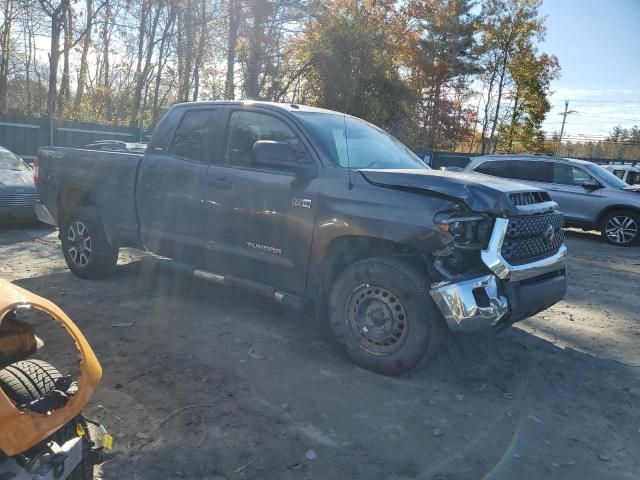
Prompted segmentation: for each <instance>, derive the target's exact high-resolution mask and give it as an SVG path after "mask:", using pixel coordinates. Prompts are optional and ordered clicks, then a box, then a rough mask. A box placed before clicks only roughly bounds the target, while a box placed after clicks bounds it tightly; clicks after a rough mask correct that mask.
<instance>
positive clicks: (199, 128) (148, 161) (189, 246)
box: [137, 107, 220, 265]
mask: <svg viewBox="0 0 640 480" xmlns="http://www.w3.org/2000/svg"><path fill="white" fill-rule="evenodd" d="M219 111H220V108H219V107H194V108H192V109H184V110H182V109H180V110H178V111H175V114H178V115H179V116H180V118H179V119H176V121H177V122H179V123H178V125H177V128H175V133H173V135H171V131H167V132H164V133H163V135H165V137H161V138H159V139H157V141H153V142H152V144H151V145H150V146H149V148H148V149H147V153H146V154H145V157H144V159H143V161H142V165H141V166H140V172H139V174H138V190H137V205H138V215H139V219H140V237H141V239H142V241H143V243H144V245H145V246H146V247H147V248H148V249H149V250H151V251H152V252H154V253H158V254H160V255H164V256H167V257H170V258H173V259H176V260H179V261H182V262H185V263H190V264H192V265H200V264H202V262H203V261H204V257H205V249H204V247H205V243H206V242H205V239H204V236H205V222H204V221H203V215H204V207H203V197H204V185H205V178H206V174H207V168H208V165H209V163H210V161H211V159H212V155H213V150H212V147H213V141H214V133H215V131H216V124H217V121H218V114H219ZM163 127H164V125H162V124H161V125H160V126H159V127H158V128H159V129H160V130H162V129H163ZM159 133H162V132H159ZM157 136H158V135H156V137H157ZM154 140H156V138H155V137H154Z"/></svg>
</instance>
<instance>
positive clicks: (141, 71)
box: [131, 4, 163, 127]
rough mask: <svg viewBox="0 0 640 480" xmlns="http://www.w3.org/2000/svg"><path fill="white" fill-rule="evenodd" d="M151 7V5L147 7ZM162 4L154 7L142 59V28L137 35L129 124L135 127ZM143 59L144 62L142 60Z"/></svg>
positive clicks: (146, 14)
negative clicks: (134, 81) (134, 75)
mask: <svg viewBox="0 0 640 480" xmlns="http://www.w3.org/2000/svg"><path fill="white" fill-rule="evenodd" d="M149 8H151V7H149ZM162 8H163V7H162V5H161V4H159V5H158V6H157V7H156V11H155V15H154V16H153V19H152V20H151V26H150V30H149V35H148V38H147V40H146V53H144V59H143V58H142V56H143V52H144V51H145V47H144V35H145V32H144V30H145V29H144V28H141V31H140V33H139V36H138V42H139V44H138V55H139V56H138V63H137V67H136V86H135V90H134V93H133V115H132V116H131V126H132V127H136V126H140V120H141V118H140V103H141V102H142V91H143V89H144V86H145V82H146V80H147V78H148V76H149V70H150V68H151V59H152V57H153V46H154V43H155V39H156V31H157V29H158V22H159V20H160V14H161V13H162ZM149 13H151V11H150V10H149V12H147V13H145V15H144V17H145V19H146V17H147V16H148V14H149ZM143 60H144V63H142V61H143Z"/></svg>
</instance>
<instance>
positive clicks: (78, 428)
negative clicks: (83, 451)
mask: <svg viewBox="0 0 640 480" xmlns="http://www.w3.org/2000/svg"><path fill="white" fill-rule="evenodd" d="M76 435H77V436H79V437H84V428H82V425H81V424H79V423H76Z"/></svg>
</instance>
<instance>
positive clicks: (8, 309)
mask: <svg viewBox="0 0 640 480" xmlns="http://www.w3.org/2000/svg"><path fill="white" fill-rule="evenodd" d="M21 309H33V310H38V311H40V312H42V313H44V314H46V315H47V316H48V317H50V318H51V319H53V320H54V321H55V322H57V323H59V324H60V325H61V326H63V327H64V328H65V329H66V332H67V333H68V334H69V336H70V337H71V338H72V339H73V341H74V343H75V346H76V348H77V350H78V352H79V357H80V364H79V367H80V373H79V376H78V379H77V383H74V384H73V385H72V384H71V383H70V382H69V381H68V379H67V378H64V379H60V380H61V382H60V384H59V385H58V384H56V386H55V389H54V390H53V391H52V392H51V393H52V395H44V396H42V397H41V398H40V399H38V400H37V401H34V402H33V403H32V404H27V405H17V404H16V402H14V401H12V400H11V399H10V398H9V397H8V396H7V394H5V392H4V391H2V390H1V389H0V425H2V428H0V453H4V454H5V455H7V456H9V457H11V456H14V455H17V454H19V453H22V452H25V451H27V450H29V449H30V448H32V447H34V446H35V445H37V444H39V443H40V442H42V441H44V440H46V439H47V438H49V437H50V436H51V435H52V434H53V433H55V432H56V431H58V430H59V429H60V428H61V427H62V426H64V425H66V424H67V423H69V422H70V421H72V420H73V419H74V418H76V417H77V416H78V415H79V414H80V411H81V410H82V408H83V407H84V406H85V405H86V404H87V402H88V401H89V399H90V398H91V396H92V395H93V393H94V391H95V389H96V386H97V385H98V382H99V381H100V378H101V376H102V369H101V367H100V364H99V363H98V360H97V359H96V356H95V354H94V353H93V350H92V349H91V347H90V346H89V344H88V343H87V341H86V339H85V337H84V336H83V335H82V333H81V332H80V330H79V329H78V327H77V326H76V325H75V324H74V323H73V322H72V321H71V319H70V318H69V317H68V316H67V315H66V314H65V313H64V312H63V311H62V310H61V309H60V308H59V307H58V306H57V305H55V304H53V303H52V302H50V301H48V300H46V299H44V298H42V297H40V296H38V295H35V294H33V293H31V292H29V291H27V290H25V289H23V288H20V287H18V286H16V285H13V284H11V283H9V282H6V281H4V280H0V368H4V367H6V366H8V365H10V364H13V363H14V362H17V361H20V360H24V359H26V358H27V357H29V356H31V355H32V354H34V353H35V352H36V351H37V349H38V348H39V347H41V346H42V341H41V340H40V339H39V338H38V337H37V336H36V332H35V330H34V329H33V327H32V326H31V325H30V324H28V323H26V322H23V321H21V320H19V319H18V318H16V311H20V310H21ZM76 443H77V442H76Z"/></svg>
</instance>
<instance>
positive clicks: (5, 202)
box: [0, 193, 38, 208]
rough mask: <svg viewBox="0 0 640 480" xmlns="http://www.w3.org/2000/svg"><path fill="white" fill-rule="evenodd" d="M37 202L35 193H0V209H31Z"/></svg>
mask: <svg viewBox="0 0 640 480" xmlns="http://www.w3.org/2000/svg"><path fill="white" fill-rule="evenodd" d="M37 200H38V194H37V193H0V208H2V207H33V206H34V205H35V204H36V201H37Z"/></svg>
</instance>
